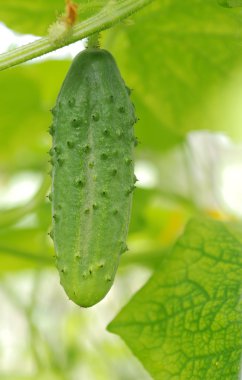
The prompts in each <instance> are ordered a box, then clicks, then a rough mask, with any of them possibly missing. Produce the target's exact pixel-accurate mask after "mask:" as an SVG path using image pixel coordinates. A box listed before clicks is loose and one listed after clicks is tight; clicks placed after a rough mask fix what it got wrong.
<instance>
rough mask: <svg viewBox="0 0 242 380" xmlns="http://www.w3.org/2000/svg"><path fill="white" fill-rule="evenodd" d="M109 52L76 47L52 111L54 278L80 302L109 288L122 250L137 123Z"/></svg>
mask: <svg viewBox="0 0 242 380" xmlns="http://www.w3.org/2000/svg"><path fill="white" fill-rule="evenodd" d="M129 95H130V90H129V89H128V88H127V87H126V86H125V83H124V81H123V79H122V77H121V75H120V72H119V70H118V68H117V65H116V63H115V61H114V59H113V57H112V55H111V54H110V53H109V52H107V51H106V50H102V49H87V50H85V51H83V52H81V53H79V54H78V55H77V56H76V57H75V59H74V60H73V63H72V65H71V67H70V69H69V71H68V73H67V76H66V78H65V80H64V82H63V85H62V87H61V90H60V93H59V95H58V98H57V101H56V105H55V107H54V109H53V110H52V113H53V125H52V126H51V134H52V135H53V145H52V149H51V152H50V153H51V155H52V158H51V161H52V163H53V169H52V193H51V197H52V219H53V230H52V237H53V240H54V246H55V251H56V265H57V268H58V271H59V274H60V282H61V284H62V286H63V288H64V289H65V292H66V293H67V295H68V296H69V298H70V299H71V300H72V301H74V302H75V303H76V304H78V305H80V306H82V307H90V306H92V305H94V304H96V303H97V302H99V301H100V300H101V299H102V298H103V297H104V296H105V295H106V294H107V292H108V291H109V289H110V288H111V286H112V284H113V281H114V277H115V273H116V270H117V267H118V263H119V258H120V254H121V253H123V252H124V251H125V250H126V243H125V242H126V237H127V233H128V226H129V220H130V211H131V203H132V192H133V189H134V182H135V180H134V178H135V177H134V164H133V150H134V145H135V138H134V133H133V125H134V124H135V122H136V117H135V112H134V107H133V104H132V102H131V100H130V97H129Z"/></svg>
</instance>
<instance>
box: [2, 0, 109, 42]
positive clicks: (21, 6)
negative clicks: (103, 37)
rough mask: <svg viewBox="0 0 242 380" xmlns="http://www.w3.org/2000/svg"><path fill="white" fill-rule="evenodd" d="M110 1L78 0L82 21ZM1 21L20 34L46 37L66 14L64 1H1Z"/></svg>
mask: <svg viewBox="0 0 242 380" xmlns="http://www.w3.org/2000/svg"><path fill="white" fill-rule="evenodd" d="M107 2H108V0H91V1H90V0H88V1H86V0H77V1H75V3H76V4H78V15H79V19H80V20H82V21H83V20H85V19H87V18H88V17H91V16H92V15H94V14H95V13H97V12H98V11H100V10H101V9H102V7H103V6H104V5H105V4H106V3H107ZM0 9H1V21H2V22H4V23H5V24H6V25H7V26H8V27H9V28H11V29H13V30H15V31H16V32H19V33H25V34H35V35H37V36H42V35H46V34H47V32H48V27H49V25H50V24H52V23H54V22H55V21H56V19H57V17H60V16H62V15H63V14H64V13H65V1H64V0H51V1H46V0H35V1H32V0H23V1H21V3H20V2H19V0H8V1H7V2H6V1H5V0H0Z"/></svg>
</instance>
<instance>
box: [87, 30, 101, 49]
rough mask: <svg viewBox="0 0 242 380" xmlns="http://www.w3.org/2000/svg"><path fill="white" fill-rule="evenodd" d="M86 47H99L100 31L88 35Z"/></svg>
mask: <svg viewBox="0 0 242 380" xmlns="http://www.w3.org/2000/svg"><path fill="white" fill-rule="evenodd" d="M87 48H88V49H97V48H100V33H94V34H92V35H91V36H89V37H88V40H87Z"/></svg>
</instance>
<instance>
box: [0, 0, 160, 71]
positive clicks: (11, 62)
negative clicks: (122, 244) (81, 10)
mask: <svg viewBox="0 0 242 380" xmlns="http://www.w3.org/2000/svg"><path fill="white" fill-rule="evenodd" d="M152 1H153V0H136V1H134V0H119V1H118V2H114V1H110V2H109V3H108V4H107V5H106V6H105V7H104V8H102V10H101V11H100V12H99V13H97V14H95V15H94V16H92V17H90V18H89V19H87V20H84V21H83V22H81V23H79V24H77V25H75V26H74V27H73V30H72V34H71V36H70V37H68V39H66V40H62V41H61V42H58V43H55V44H53V42H51V40H50V39H49V38H48V37H43V38H41V39H39V40H37V41H35V42H32V43H30V44H27V45H24V46H21V47H19V48H17V49H14V50H11V51H9V52H7V53H3V54H1V55H0V71H1V70H4V69H7V68H9V67H11V66H15V65H18V64H20V63H23V62H26V61H28V60H30V59H33V58H36V57H39V56H41V55H43V54H46V53H49V52H51V51H53V50H57V49H59V48H61V47H63V46H66V45H69V44H71V43H73V42H76V41H78V40H81V39H83V38H86V37H88V36H89V35H91V34H94V33H97V32H100V31H102V30H105V29H108V28H110V27H111V26H113V25H114V24H116V23H118V22H120V21H121V20H123V19H124V18H126V17H128V16H130V15H131V14H133V13H135V12H137V11H138V10H139V9H141V8H143V7H144V6H146V5H148V4H149V3H151V2H152Z"/></svg>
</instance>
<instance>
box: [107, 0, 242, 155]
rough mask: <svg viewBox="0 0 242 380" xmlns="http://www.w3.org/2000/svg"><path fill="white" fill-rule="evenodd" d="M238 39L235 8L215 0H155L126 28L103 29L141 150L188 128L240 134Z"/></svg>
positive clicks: (241, 28) (241, 52) (162, 144)
mask: <svg viewBox="0 0 242 380" xmlns="http://www.w3.org/2000/svg"><path fill="white" fill-rule="evenodd" d="M241 36H242V23H241V15H240V13H238V12H236V11H232V10H230V11H228V10H227V9H225V8H222V7H220V6H219V5H218V4H217V3H216V1H214V0H196V1H194V0H186V1H181V0H165V1H154V3H152V5H151V6H147V7H146V8H144V9H143V10H142V11H141V12H138V13H137V14H136V15H135V16H134V23H133V25H129V26H125V27H121V26H118V27H116V29H115V31H114V30H110V32H108V33H107V35H106V38H105V39H104V44H105V46H106V47H107V48H109V49H110V50H111V51H112V52H113V53H114V55H115V57H116V58H117V60H118V62H119V65H120V67H121V71H122V74H123V76H124V78H125V80H126V82H127V84H128V85H129V86H130V87H132V88H134V93H133V98H134V102H135V104H136V109H137V114H138V116H139V118H140V122H139V123H138V125H137V126H136V130H137V134H138V137H139V138H140V140H141V142H142V147H148V148H150V149H157V150H161V149H164V148H168V147H170V146H171V145H173V144H175V143H177V142H178V141H180V140H181V139H183V138H184V136H185V135H186V133H187V132H189V131H191V130H194V129H211V130H219V131H221V130H224V131H226V132H228V133H229V134H230V135H231V136H233V137H235V138H238V137H240V138H241V137H242V132H241V122H242V113H241V107H240V108H239V107H238V103H237V102H236V99H240V98H241V96H242V93H241V87H242V79H241V75H239V73H238V75H237V74H236V70H238V71H240V72H241V67H242V49H241V40H242V37H241ZM231 83H232V84H233V85H234V86H235V89H234V91H233V93H232V94H231V93H230V98H229V99H228V98H227V97H226V96H225V94H227V90H228V87H229V86H231Z"/></svg>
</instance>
